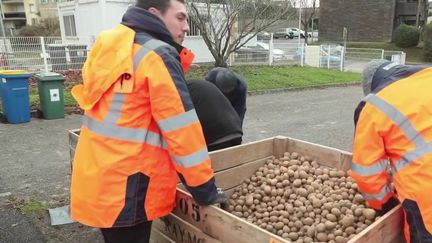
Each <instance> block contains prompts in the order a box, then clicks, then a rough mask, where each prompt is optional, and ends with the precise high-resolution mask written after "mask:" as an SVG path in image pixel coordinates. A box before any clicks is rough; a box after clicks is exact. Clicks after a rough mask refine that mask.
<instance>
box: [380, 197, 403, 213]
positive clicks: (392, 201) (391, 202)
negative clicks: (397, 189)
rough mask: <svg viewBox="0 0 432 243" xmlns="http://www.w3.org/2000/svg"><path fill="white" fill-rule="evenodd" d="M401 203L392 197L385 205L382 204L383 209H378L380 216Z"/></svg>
mask: <svg viewBox="0 0 432 243" xmlns="http://www.w3.org/2000/svg"><path fill="white" fill-rule="evenodd" d="M398 204H399V200H397V199H396V198H394V197H392V198H390V199H389V200H388V201H387V202H386V203H384V205H383V206H382V208H381V210H376V211H377V215H378V216H383V215H384V214H386V213H387V212H388V211H390V210H392V209H393V208H394V207H396V206H397V205H398Z"/></svg>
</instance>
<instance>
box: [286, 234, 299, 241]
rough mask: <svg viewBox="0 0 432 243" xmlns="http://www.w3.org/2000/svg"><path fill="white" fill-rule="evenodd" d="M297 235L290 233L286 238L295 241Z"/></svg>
mask: <svg viewBox="0 0 432 243" xmlns="http://www.w3.org/2000/svg"><path fill="white" fill-rule="evenodd" d="M298 237H299V236H298V234H297V233H296V232H291V233H289V234H288V238H290V239H291V240H297V239H298Z"/></svg>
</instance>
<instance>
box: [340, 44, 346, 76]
mask: <svg viewBox="0 0 432 243" xmlns="http://www.w3.org/2000/svg"><path fill="white" fill-rule="evenodd" d="M340 60H341V61H340V71H341V72H343V71H344V65H345V48H344V47H342V51H341V56H340Z"/></svg>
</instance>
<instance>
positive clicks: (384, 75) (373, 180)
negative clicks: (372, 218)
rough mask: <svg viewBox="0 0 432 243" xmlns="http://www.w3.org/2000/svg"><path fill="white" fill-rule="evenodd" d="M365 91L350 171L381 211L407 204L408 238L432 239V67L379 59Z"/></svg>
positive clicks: (366, 71) (370, 67) (368, 71)
mask: <svg viewBox="0 0 432 243" xmlns="http://www.w3.org/2000/svg"><path fill="white" fill-rule="evenodd" d="M363 91H364V94H365V95H366V97H365V98H364V99H363V100H362V102H361V103H360V105H359V106H358V107H357V109H356V112H355V118H354V120H355V123H356V129H355V137H354V146H353V163H352V166H351V175H352V177H353V178H354V179H355V181H356V182H357V184H358V188H359V190H360V192H362V194H363V196H364V198H365V199H366V201H367V202H368V203H369V205H370V206H371V207H373V208H375V209H376V210H378V213H379V214H384V213H386V212H387V211H389V210H390V209H391V208H392V207H394V206H395V205H397V203H398V201H400V202H401V203H402V207H403V210H404V214H405V228H404V231H405V232H404V233H405V238H406V240H407V242H432V67H428V66H404V65H397V64H395V63H391V62H389V61H385V60H374V61H372V62H370V63H369V64H368V65H367V66H366V68H365V69H364V72H363ZM388 166H390V168H391V173H392V175H391V176H392V178H388V174H387V172H386V170H387V168H388ZM390 181H393V183H394V186H395V189H396V191H392V190H391V187H390V185H389V183H390Z"/></svg>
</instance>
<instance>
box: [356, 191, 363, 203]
mask: <svg viewBox="0 0 432 243" xmlns="http://www.w3.org/2000/svg"><path fill="white" fill-rule="evenodd" d="M354 202H355V203H363V202H364V198H363V196H362V195H361V194H358V193H357V194H356V195H355V196H354Z"/></svg>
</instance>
